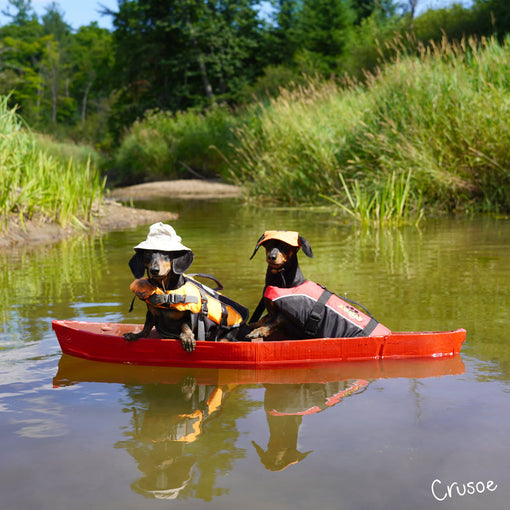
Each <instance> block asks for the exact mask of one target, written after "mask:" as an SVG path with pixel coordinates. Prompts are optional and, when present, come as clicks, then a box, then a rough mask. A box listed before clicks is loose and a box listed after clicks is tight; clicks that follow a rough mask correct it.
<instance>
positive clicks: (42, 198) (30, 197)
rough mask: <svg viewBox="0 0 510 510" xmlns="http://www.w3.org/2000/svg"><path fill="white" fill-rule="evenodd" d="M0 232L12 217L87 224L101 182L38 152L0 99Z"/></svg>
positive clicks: (81, 167) (84, 168)
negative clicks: (36, 217) (12, 215)
mask: <svg viewBox="0 0 510 510" xmlns="http://www.w3.org/2000/svg"><path fill="white" fill-rule="evenodd" d="M0 162H1V172H0V229H3V228H4V227H5V225H6V223H7V220H8V218H9V216H10V215H11V214H12V213H16V214H17V215H18V217H19V218H20V220H21V221H24V220H25V219H30V218H33V217H34V216H38V217H41V218H44V219H46V220H50V221H56V222H58V223H60V224H61V225H66V224H68V223H75V224H80V223H81V222H83V221H90V219H91V213H92V207H93V205H94V204H95V203H97V202H98V201H100V200H101V199H102V196H103V192H104V181H103V180H102V179H101V176H100V173H99V171H98V170H97V169H96V168H95V167H93V166H92V165H91V164H90V163H89V162H88V161H87V162H85V163H84V162H76V163H75V162H74V161H73V159H72V158H69V159H67V160H66V161H65V162H63V161H62V159H61V158H59V157H55V156H51V155H49V154H48V153H47V152H45V151H44V150H42V149H41V145H40V144H39V143H38V142H37V140H36V138H35V137H34V135H33V134H32V133H31V132H30V131H29V129H28V128H27V127H26V126H25V125H24V124H23V122H22V121H21V119H20V118H19V117H18V115H17V114H16V112H15V111H14V110H13V109H10V108H9V107H8V105H7V98H6V97H3V98H0Z"/></svg>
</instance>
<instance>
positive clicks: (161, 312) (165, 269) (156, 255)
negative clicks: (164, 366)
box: [124, 249, 196, 352]
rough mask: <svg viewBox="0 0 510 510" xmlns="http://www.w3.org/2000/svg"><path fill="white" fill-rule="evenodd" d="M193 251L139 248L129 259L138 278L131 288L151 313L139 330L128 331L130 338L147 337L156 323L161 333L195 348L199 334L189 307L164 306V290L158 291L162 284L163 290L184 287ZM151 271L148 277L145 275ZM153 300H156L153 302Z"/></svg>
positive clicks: (185, 346)
mask: <svg viewBox="0 0 510 510" xmlns="http://www.w3.org/2000/svg"><path fill="white" fill-rule="evenodd" d="M193 258H194V255H193V252H192V251H191V250H190V251H174V252H164V251H158V250H145V249H139V250H137V252H136V253H135V255H133V257H132V258H131V260H130V261H129V267H130V268H131V271H132V273H133V275H134V277H135V278H136V280H135V281H134V282H133V283H132V284H131V286H130V289H131V291H132V292H134V293H135V295H136V296H137V297H139V298H140V299H142V300H144V301H146V303H147V314H146V316H145V324H144V326H143V329H142V330H141V331H140V332H139V333H126V334H125V335H124V337H125V338H126V340H130V341H133V340H138V339H139V338H143V337H146V336H147V335H149V333H150V332H151V330H152V327H153V326H156V329H157V331H158V333H159V334H160V335H162V336H166V337H169V338H178V339H179V340H180V342H181V345H182V347H183V349H184V350H186V351H188V352H190V351H193V350H194V348H195V342H196V341H195V335H194V334H193V331H192V329H191V320H190V312H189V311H179V310H176V309H171V308H169V309H164V308H161V307H160V306H157V305H159V304H160V301H161V294H156V293H154V289H155V288H158V289H160V290H162V291H163V292H166V291H167V290H174V289H178V288H180V287H182V286H183V285H184V283H185V280H184V276H183V273H184V272H185V271H186V270H187V269H188V268H189V267H190V266H191V263H192V262H193ZM146 271H147V277H148V278H147V279H143V278H142V277H143V276H144V274H145V272H146ZM151 300H152V303H151Z"/></svg>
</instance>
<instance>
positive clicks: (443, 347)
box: [53, 321, 466, 368]
mask: <svg viewBox="0 0 510 510" xmlns="http://www.w3.org/2000/svg"><path fill="white" fill-rule="evenodd" d="M141 328H142V326H141V325H135V324H118V323H100V322H83V321H53V329H54V330H55V333H56V335H57V338H58V341H59V343H60V346H61V348H62V351H63V352H64V353H65V354H69V355H71V356H76V357H79V358H85V359H89V360H95V361H103V362H109V363H128V364H136V365H154V366H176V367H178V366H182V367H225V368H226V367H235V368H278V367H300V366H308V365H313V364H317V365H318V364H324V363H332V362H339V361H347V360H349V361H360V360H370V359H400V358H421V357H432V358H440V357H450V356H455V355H457V354H459V352H460V349H461V346H462V343H463V342H464V340H465V336H466V331H465V330H464V329H458V330H455V331H438V332H437V331H436V332H399V333H392V334H391V335H386V336H383V337H359V338H324V339H312V340H292V341H279V342H259V343H250V342H234V343H222V342H197V346H196V349H195V351H193V352H192V353H188V352H185V351H184V350H183V349H182V347H181V345H180V342H179V341H177V340H174V339H161V338H158V337H157V336H156V334H155V332H154V330H153V333H152V334H151V335H149V337H147V338H143V339H140V340H138V341H136V342H127V341H126V340H125V339H124V337H123V336H122V334H123V333H125V332H127V331H139V330H141Z"/></svg>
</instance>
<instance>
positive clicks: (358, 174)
mask: <svg viewBox="0 0 510 510" xmlns="http://www.w3.org/2000/svg"><path fill="white" fill-rule="evenodd" d="M509 62H510V46H509V40H508V39H507V40H506V41H505V42H504V43H503V44H499V43H497V42H495V41H481V42H480V41H473V40H471V41H469V42H465V43H462V44H457V45H451V44H449V43H447V42H444V43H443V44H442V45H440V46H435V47H428V48H427V49H425V48H422V51H421V53H420V55H419V56H415V54H414V53H413V55H412V56H406V55H405V53H404V52H403V53H402V54H401V55H399V56H398V58H397V59H396V61H395V62H393V63H388V64H386V65H385V66H383V67H382V68H381V70H380V71H379V72H378V73H377V74H374V75H371V76H368V77H367V80H366V82H364V83H363V84H351V85H349V86H347V87H346V86H341V85H339V84H338V83H333V82H326V83H324V82H314V81H309V82H308V84H307V85H305V86H300V87H294V88H293V89H292V90H283V91H282V92H281V94H280V96H279V97H278V98H276V99H273V100H271V101H268V102H260V103H257V104H254V105H253V106H252V107H251V108H249V109H247V110H244V111H243V112H237V113H236V114H231V113H228V111H227V110H225V109H221V108H217V109H213V110H211V112H209V113H207V114H202V115H198V114H196V113H192V112H189V113H183V114H179V115H177V116H168V115H164V114H161V113H159V114H151V115H149V116H148V117H147V119H145V120H143V121H140V122H138V123H136V124H135V126H133V128H132V129H131V130H130V132H129V133H128V135H127V136H126V138H125V140H124V143H123V144H122V146H121V148H120V150H119V153H118V156H117V166H118V170H117V171H119V172H124V171H126V172H127V175H130V176H131V177H133V176H135V178H136V179H138V180H144V179H147V178H151V177H157V178H164V177H175V176H177V175H183V173H184V174H185V173H186V171H187V170H188V169H196V170H198V171H199V172H203V173H204V174H206V175H211V174H217V175H222V176H223V177H226V178H228V179H231V180H233V181H235V182H236V183H239V184H242V185H243V186H245V187H246V188H247V189H248V191H249V196H250V197H253V198H254V199H256V200H271V201H275V202H280V203H286V204H306V203H312V204H316V203H320V202H323V201H328V200H329V201H328V203H330V201H331V200H333V201H334V202H335V203H336V204H339V205H341V207H340V208H341V209H342V208H343V209H345V208H347V209H349V210H350V211H351V213H352V215H354V216H357V217H361V216H363V215H366V212H367V211H369V213H368V216H370V217H372V218H373V217H375V216H377V215H378V218H379V219H378V220H376V221H379V222H381V223H385V222H390V223H391V222H392V221H394V219H395V217H394V219H391V214H390V218H389V219H388V218H387V215H386V216H384V215H382V214H381V210H382V209H384V210H385V211H388V210H389V209H393V210H395V211H397V213H396V214H397V217H396V222H397V223H398V222H399V221H400V220H399V219H398V216H399V215H400V217H401V218H405V219H404V220H402V221H403V222H415V221H416V220H417V219H418V218H420V217H421V214H422V213H423V210H425V211H426V213H427V214H431V213H432V212H434V213H436V212H445V213H450V212H455V213H473V212H486V213H487V212H488V213H494V212H508V211H509V210H510V172H509V168H510V115H509V113H510V99H509V97H510V96H509V89H510V64H509ZM126 169H127V170H126ZM404 183H405V186H404ZM397 188H398V189H397ZM404 192H405V193H404ZM402 193H404V194H405V196H404V197H403V196H402ZM391 197H394V198H391ZM403 198H404V201H403V203H402V199H403ZM388 200H394V201H395V202H394V203H393V204H391V205H390V203H389V202H388ZM370 211H372V212H370ZM383 217H385V218H386V219H384V220H383V219H382V218H383Z"/></svg>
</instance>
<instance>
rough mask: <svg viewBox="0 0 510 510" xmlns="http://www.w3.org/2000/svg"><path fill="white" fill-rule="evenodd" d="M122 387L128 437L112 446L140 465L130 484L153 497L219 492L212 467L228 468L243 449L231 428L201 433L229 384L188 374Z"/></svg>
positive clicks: (204, 496)
mask: <svg viewBox="0 0 510 510" xmlns="http://www.w3.org/2000/svg"><path fill="white" fill-rule="evenodd" d="M126 389H127V394H126V398H125V400H124V411H125V412H128V413H130V414H132V418H131V420H130V426H129V428H128V429H127V430H125V431H124V432H123V435H124V436H125V437H126V439H125V440H123V441H119V442H118V443H117V444H116V445H115V447H116V448H122V449H125V450H126V451H127V452H128V453H129V454H130V455H131V456H132V457H133V459H134V460H135V462H136V464H137V466H138V469H139V470H140V473H141V476H140V478H139V479H137V480H136V481H134V482H133V483H132V485H131V487H132V488H133V490H134V491H135V492H138V493H140V494H142V495H144V496H147V497H153V498H157V499H176V498H178V497H188V496H190V495H194V496H195V497H200V498H202V499H205V500H210V499H211V498H212V496H213V495H215V494H217V493H218V492H221V490H219V489H218V488H217V487H216V485H217V483H216V473H217V472H225V471H229V470H230V469H231V468H232V462H233V460H234V459H235V458H237V457H239V455H242V453H241V452H239V451H238V450H237V449H236V448H235V430H233V431H231V432H232V433H229V434H224V435H223V436H222V437H221V438H220V440H211V437H202V436H203V435H204V434H203V433H204V430H205V427H206V426H207V423H208V422H209V421H210V420H211V418H212V417H213V416H215V415H216V414H218V413H219V412H220V410H221V407H222V405H223V403H224V401H225V399H226V398H227V397H228V395H229V393H230V391H231V390H232V388H230V387H228V386H224V387H222V386H217V385H199V384H197V383H196V380H195V378H194V377H193V376H186V377H185V378H184V379H183V380H182V381H181V382H180V383H179V384H169V385H160V384H149V385H144V386H129V387H127V388H126ZM243 414H244V413H242V412H241V413H239V415H238V416H242V415H243ZM214 439H218V438H217V437H216V438H214Z"/></svg>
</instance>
